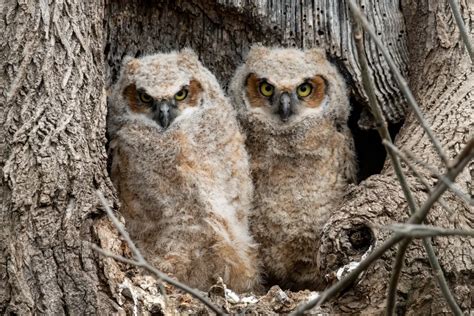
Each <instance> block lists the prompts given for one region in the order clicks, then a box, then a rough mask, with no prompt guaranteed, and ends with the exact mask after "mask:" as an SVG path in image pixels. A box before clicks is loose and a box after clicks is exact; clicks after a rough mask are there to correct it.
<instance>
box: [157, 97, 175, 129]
mask: <svg viewBox="0 0 474 316" xmlns="http://www.w3.org/2000/svg"><path fill="white" fill-rule="evenodd" d="M155 108H156V110H155V114H154V116H153V118H154V120H155V121H157V122H158V123H159V124H160V125H161V126H162V127H163V128H168V126H170V124H171V115H170V104H169V103H168V102H167V101H161V102H158V104H156V107H155Z"/></svg>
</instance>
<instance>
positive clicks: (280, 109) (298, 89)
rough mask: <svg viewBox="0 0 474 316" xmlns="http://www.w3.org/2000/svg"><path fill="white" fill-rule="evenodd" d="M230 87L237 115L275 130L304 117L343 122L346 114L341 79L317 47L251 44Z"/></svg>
mask: <svg viewBox="0 0 474 316" xmlns="http://www.w3.org/2000/svg"><path fill="white" fill-rule="evenodd" d="M230 91H231V94H232V97H233V100H234V102H233V103H234V106H236V108H237V111H238V112H239V115H240V116H244V117H247V116H251V117H252V118H253V119H254V120H258V121H259V122H265V123H266V124H270V125H271V126H272V127H273V128H276V129H286V128H291V127H294V126H295V125H296V124H298V123H299V122H301V121H303V120H305V119H306V118H308V117H318V116H320V117H329V118H331V119H332V120H334V121H343V122H346V121H347V118H348V115H349V105H348V99H347V92H346V89H345V85H344V81H343V79H342V78H341V76H340V75H339V73H338V72H337V70H336V69H335V67H334V66H333V65H331V64H330V63H329V61H328V60H327V59H326V56H325V54H324V53H323V52H322V51H321V50H319V49H310V50H306V51H302V50H298V49H285V48H267V47H262V46H253V47H252V48H251V50H250V52H249V54H248V56H247V58H246V60H245V61H244V64H243V65H242V66H241V67H240V68H239V69H238V70H237V72H236V74H235V75H234V78H233V80H232V82H231V86H230Z"/></svg>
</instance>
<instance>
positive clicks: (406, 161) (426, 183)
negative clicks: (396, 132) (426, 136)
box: [382, 140, 453, 214]
mask: <svg viewBox="0 0 474 316" xmlns="http://www.w3.org/2000/svg"><path fill="white" fill-rule="evenodd" d="M382 142H383V144H384V145H385V146H387V147H390V149H391V150H392V151H393V152H394V153H396V154H397V155H398V156H399V157H400V158H401V159H402V160H403V162H404V163H405V164H406V165H407V166H408V168H410V169H411V171H412V172H413V174H414V175H415V176H416V178H417V179H418V180H420V182H421V183H422V184H423V186H424V187H425V188H426V190H427V191H428V193H429V194H431V192H432V190H431V186H430V184H429V183H428V182H427V181H426V180H425V178H424V177H423V176H422V175H421V174H420V173H419V172H418V171H417V170H416V168H415V166H414V165H413V164H412V162H411V161H410V159H408V158H407V157H406V156H405V155H404V154H403V153H402V152H401V151H400V150H399V149H398V148H397V147H396V146H395V145H393V144H392V143H389V142H386V141H385V140H383V141H382ZM438 203H439V204H440V205H441V206H442V207H443V208H444V209H445V210H446V212H448V213H449V214H452V213H453V211H452V210H451V209H449V207H448V206H447V205H446V203H445V202H444V199H443V197H440V198H439V200H438Z"/></svg>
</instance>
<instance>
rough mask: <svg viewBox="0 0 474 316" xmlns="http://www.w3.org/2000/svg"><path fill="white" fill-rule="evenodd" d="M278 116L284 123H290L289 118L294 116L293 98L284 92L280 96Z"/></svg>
mask: <svg viewBox="0 0 474 316" xmlns="http://www.w3.org/2000/svg"><path fill="white" fill-rule="evenodd" d="M278 114H279V115H280V119H281V120H282V121H283V122H286V121H288V118H289V117H290V116H291V114H293V111H292V110H291V98H290V95H289V94H288V93H287V92H283V93H282V94H281V96H280V104H279V107H278Z"/></svg>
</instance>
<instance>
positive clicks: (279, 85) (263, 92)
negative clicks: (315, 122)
mask: <svg viewBox="0 0 474 316" xmlns="http://www.w3.org/2000/svg"><path fill="white" fill-rule="evenodd" d="M246 92H247V98H248V102H249V106H250V108H249V110H250V111H252V112H256V113H261V114H264V115H267V117H268V115H270V117H272V118H273V119H272V120H278V122H280V123H284V124H285V125H286V124H292V122H297V121H299V119H298V118H303V117H304V116H305V115H308V114H310V113H314V112H319V111H320V105H321V104H322V103H323V102H324V100H325V97H326V81H325V79H324V78H323V77H321V76H319V75H315V76H314V77H312V78H306V79H304V80H302V81H301V79H300V80H298V79H288V80H287V79H286V78H283V79H281V80H278V81H277V82H272V81H271V80H270V79H267V78H263V77H258V76H257V75H256V74H255V73H250V74H249V75H248V77H247V80H246ZM261 114H259V115H261Z"/></svg>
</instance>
